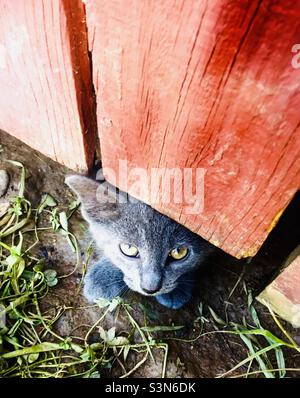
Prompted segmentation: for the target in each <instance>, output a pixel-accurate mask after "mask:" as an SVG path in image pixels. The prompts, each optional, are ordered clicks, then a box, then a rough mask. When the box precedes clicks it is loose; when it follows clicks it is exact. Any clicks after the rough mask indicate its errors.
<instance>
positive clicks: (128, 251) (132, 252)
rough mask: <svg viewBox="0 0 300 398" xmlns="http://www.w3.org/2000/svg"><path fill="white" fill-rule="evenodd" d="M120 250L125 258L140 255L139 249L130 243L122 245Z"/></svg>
mask: <svg viewBox="0 0 300 398" xmlns="http://www.w3.org/2000/svg"><path fill="white" fill-rule="evenodd" d="M120 250H121V252H122V253H123V254H125V256H128V257H137V256H138V254H139V249H138V248H137V247H136V246H134V245H130V244H129V243H121V244H120Z"/></svg>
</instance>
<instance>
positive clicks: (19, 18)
mask: <svg viewBox="0 0 300 398" xmlns="http://www.w3.org/2000/svg"><path fill="white" fill-rule="evenodd" d="M0 25H1V32H0V128H1V129H3V130H5V131H7V132H8V133H11V134H13V135H14V136H16V137H17V138H19V139H20V140H22V141H24V142H26V143H27V144H29V145H31V146H32V147H33V148H35V149H38V150H39V151H41V152H43V153H44V154H45V155H47V156H49V157H51V158H53V159H54V160H57V161H58V162H60V163H63V164H65V165H67V166H69V167H70V168H73V169H75V170H78V171H82V172H86V171H87V169H88V167H89V166H91V164H92V161H93V155H94V151H95V136H96V121H95V116H94V105H93V92H92V84H91V76H90V65H89V58H88V53H87V51H88V48H87V33H86V24H85V14H84V7H83V4H82V3H81V1H80V0H75V1H74V0H53V1H47V0H40V1H34V0H14V1H10V0H0Z"/></svg>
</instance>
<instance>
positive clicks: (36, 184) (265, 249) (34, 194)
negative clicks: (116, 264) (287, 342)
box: [0, 131, 300, 378]
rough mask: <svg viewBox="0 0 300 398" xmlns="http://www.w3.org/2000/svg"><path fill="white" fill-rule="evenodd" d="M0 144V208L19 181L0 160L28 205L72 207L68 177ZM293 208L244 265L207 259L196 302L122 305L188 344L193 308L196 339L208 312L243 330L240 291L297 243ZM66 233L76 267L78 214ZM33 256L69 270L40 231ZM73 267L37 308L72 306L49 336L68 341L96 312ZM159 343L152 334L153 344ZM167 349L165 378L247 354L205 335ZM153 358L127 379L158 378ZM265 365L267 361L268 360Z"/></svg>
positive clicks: (58, 239) (84, 238)
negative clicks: (4, 177) (0, 174)
mask: <svg viewBox="0 0 300 398" xmlns="http://www.w3.org/2000/svg"><path fill="white" fill-rule="evenodd" d="M0 144H1V147H0V170H1V169H4V170H6V171H8V173H9V176H10V185H9V188H8V191H7V193H6V195H5V196H4V197H2V198H1V199H0V204H2V206H3V205H5V203H6V202H7V201H8V200H9V198H10V197H11V196H13V195H14V194H15V193H16V192H17V189H18V181H19V176H20V170H19V168H17V167H15V166H13V165H11V164H9V163H7V162H5V160H7V159H10V160H15V161H18V162H21V163H22V164H23V165H24V166H25V169H26V196H27V197H28V199H29V200H30V201H31V202H32V203H33V205H36V204H37V203H38V202H39V201H40V198H41V195H42V193H44V192H47V193H49V194H51V195H52V196H53V197H54V198H55V199H56V200H57V201H58V203H59V205H60V206H62V207H63V206H67V205H68V204H69V203H70V202H72V201H73V200H74V196H73V194H72V193H71V192H70V190H69V189H68V187H67V186H66V185H65V184H64V178H65V175H66V174H68V173H71V171H70V170H68V169H67V168H66V167H64V166H61V165H59V164H57V163H56V162H54V161H52V160H50V159H48V158H46V157H45V156H43V155H42V154H40V153H39V152H36V151H34V150H32V149H31V148H29V147H28V146H26V145H25V144H23V143H21V142H20V141H18V140H16V139H15V138H13V137H11V136H9V135H8V134H6V133H4V132H1V131H0ZM299 205H300V195H299V194H297V195H296V196H295V198H294V199H293V201H292V202H291V203H290V205H289V206H288V208H287V209H286V211H285V212H284V214H283V216H282V217H281V219H280V221H279V223H278V224H277V226H276V227H275V229H274V230H273V231H272V233H271V234H270V235H269V237H268V239H267V241H266V242H265V244H264V245H263V246H262V248H261V249H260V251H259V253H258V254H257V255H256V256H255V257H254V258H252V259H251V261H250V260H249V259H248V260H237V259H235V258H233V257H231V256H230V255H228V254H226V253H224V252H222V251H221V250H219V249H216V252H215V254H214V255H213V256H212V257H210V258H209V260H208V261H207V262H206V264H204V265H203V267H202V268H201V270H200V272H199V280H198V283H197V289H196V296H195V297H194V299H193V300H192V302H190V303H189V304H188V305H187V306H186V307H184V308H183V309H182V310H179V311H172V310H167V309H166V308H163V309H162V307H161V306H160V305H159V304H158V303H156V302H155V301H154V300H152V299H148V298H145V297H142V296H140V295H138V294H135V293H132V294H130V296H129V297H128V299H129V300H130V301H131V302H132V303H133V306H134V316H135V318H136V319H139V320H141V321H142V320H143V310H142V309H141V307H140V305H141V304H142V305H144V307H145V308H147V315H148V318H149V322H150V324H153V325H172V324H175V325H183V326H184V328H183V329H181V330H180V331H178V332H176V337H177V338H180V339H192V338H194V337H196V336H197V335H198V334H199V328H200V323H199V319H198V320H197V318H199V305H202V306H203V315H204V317H205V318H207V319H208V320H209V322H205V324H204V332H209V331H214V330H216V329H219V328H221V326H220V324H219V323H218V321H217V319H218V318H216V317H215V319H214V318H213V317H212V315H211V313H210V311H209V307H211V308H212V309H213V311H214V312H215V313H216V314H217V315H218V317H220V318H222V319H225V318H226V313H225V309H226V310H227V311H226V312H227V316H228V321H231V322H235V323H240V324H241V323H242V322H243V318H246V319H247V320H248V321H249V323H251V322H252V324H253V321H251V318H250V315H249V312H248V307H247V294H246V293H245V289H244V287H245V286H246V287H247V289H251V290H252V291H253V296H256V295H257V294H258V293H259V292H260V291H261V290H263V289H264V288H265V287H266V285H267V284H268V283H269V282H270V281H271V280H272V279H273V277H274V275H275V274H276V273H277V272H278V271H279V269H280V266H281V265H282V264H283V262H284V260H285V259H286V257H287V256H288V255H289V254H290V253H291V251H292V250H293V249H294V248H295V247H296V246H297V245H298V244H299V242H300V228H299ZM71 229H72V232H73V233H74V234H75V235H76V236H77V237H78V239H79V242H80V247H81V255H82V263H83V264H84V262H85V261H86V255H85V252H86V248H87V246H88V245H89V243H90V238H89V236H88V234H87V232H86V224H85V223H84V221H83V220H82V218H81V216H80V214H79V212H77V213H75V214H74V216H73V217H72V221H71ZM37 252H38V254H39V255H41V256H43V257H44V258H45V259H46V261H47V263H48V266H49V267H50V268H54V269H56V270H57V272H58V274H59V275H64V274H67V273H69V272H71V271H72V270H73V268H74V264H75V258H74V253H73V252H72V251H71V248H70V246H69V244H68V243H67V241H66V239H65V237H63V236H58V235H57V234H55V233H49V232H47V233H46V232H45V233H44V234H43V236H42V239H41V242H40V244H39V245H38V247H37ZM79 268H80V269H78V270H77V271H76V272H74V273H73V275H72V276H70V277H68V278H64V279H60V283H59V284H58V285H57V286H56V287H55V288H52V289H51V293H50V294H48V295H47V296H46V299H45V302H44V303H43V305H44V306H47V307H50V308H51V307H53V308H56V307H58V306H62V305H65V306H67V307H72V309H70V310H68V311H66V312H65V313H64V315H63V316H62V317H61V318H60V319H59V321H58V322H57V324H56V325H55V327H56V330H57V331H58V332H59V333H60V334H61V335H62V336H69V335H74V332H75V331H76V333H77V335H78V333H84V331H86V330H87V327H88V325H92V324H93V323H94V322H96V321H97V319H98V318H99V309H98V308H95V307H87V302H86V300H85V299H84V297H83V296H82V294H81V293H80V291H79V288H80V283H81V279H82V278H81V277H82V267H79ZM240 277H241V280H240V282H239V283H238V285H237V287H236V289H235V291H234V293H233V294H232V296H231V297H230V298H229V296H230V292H231V291H232V289H233V287H234V285H235V284H236V282H237V281H238V279H239V278H240ZM201 303H202V304H201ZM226 303H227V304H226ZM255 308H256V310H257V312H258V316H259V319H260V321H261V324H262V325H263V327H264V328H266V329H268V330H270V331H271V332H273V333H274V334H275V335H278V337H282V336H281V335H280V332H279V330H278V328H277V326H276V325H275V324H274V321H273V319H272V317H271V316H270V314H269V312H268V310H267V308H266V307H264V306H262V305H261V304H260V303H258V302H255ZM113 325H114V326H116V328H117V330H126V320H125V319H124V318H122V317H118V319H115V315H114V314H112V315H110V317H108V319H107V320H106V326H107V327H111V326H113ZM283 325H284V327H285V328H286V330H287V331H288V332H289V333H290V334H291V336H292V337H293V338H294V339H295V341H296V342H297V343H298V344H299V343H300V330H299V329H298V330H297V329H294V328H292V327H291V326H290V325H289V324H287V323H285V322H283ZM164 336H165V334H164ZM172 336H174V333H173V334H172ZM160 337H161V336H160V335H158V338H160ZM93 338H97V337H95V336H94V337H93ZM168 343H169V356H168V362H167V372H166V375H167V377H197V378H200V377H201V378H203V377H216V376H217V375H219V374H222V373H224V372H226V371H228V370H229V369H231V368H232V367H233V366H235V365H236V364H237V363H239V362H240V361H241V360H243V359H244V358H246V357H247V355H248V353H247V349H246V348H245V345H244V344H243V342H242V341H241V339H240V338H239V336H235V335H232V334H227V333H226V334H224V333H216V334H207V335H204V336H203V337H201V338H199V339H198V340H196V341H195V342H193V343H191V342H183V341H178V340H172V339H170V340H168ZM154 356H155V363H154V362H153V361H152V360H151V359H149V360H148V361H147V362H146V363H145V364H144V365H143V366H141V367H140V368H139V369H138V370H137V371H136V372H135V373H134V374H133V376H135V377H160V375H161V368H162V360H163V356H162V352H161V351H159V350H156V351H155V355H154ZM270 358H271V359H272V355H271V356H270ZM285 358H286V367H290V368H300V354H299V355H295V352H294V351H285ZM137 360H138V358H137V357H135V356H134V355H132V356H130V357H129V358H128V369H131V368H132V367H133V363H135V362H136V361H137ZM246 371H247V365H245V366H243V367H241V368H239V369H238V370H237V371H235V372H234V373H233V374H232V375H239V374H244V373H245V372H246ZM121 374H123V370H122V369H121V367H120V366H118V365H116V366H114V367H113V369H112V370H111V371H110V370H107V371H106V374H105V376H107V377H118V376H120V375H121ZM299 375H300V373H297V372H296V371H294V372H291V373H289V374H288V376H289V377H299Z"/></svg>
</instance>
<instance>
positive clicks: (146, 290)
mask: <svg viewBox="0 0 300 398" xmlns="http://www.w3.org/2000/svg"><path fill="white" fill-rule="evenodd" d="M159 289H160V287H159V288H158V289H155V290H149V289H145V288H143V291H144V292H145V293H147V294H154V293H157V292H158V291H159Z"/></svg>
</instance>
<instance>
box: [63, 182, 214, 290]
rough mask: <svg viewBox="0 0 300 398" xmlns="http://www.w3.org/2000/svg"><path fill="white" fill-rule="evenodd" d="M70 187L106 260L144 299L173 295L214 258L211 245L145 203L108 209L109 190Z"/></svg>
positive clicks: (73, 184) (83, 184)
mask: <svg viewBox="0 0 300 398" xmlns="http://www.w3.org/2000/svg"><path fill="white" fill-rule="evenodd" d="M66 183H67V184H68V185H69V186H70V187H71V188H72V189H73V190H74V191H75V192H76V193H77V194H78V196H79V198H80V200H81V202H82V214H83V216H84V218H85V219H86V220H87V221H88V222H89V225H90V231H91V233H92V235H93V237H94V239H95V241H96V243H97V245H98V246H99V248H100V249H101V250H102V252H103V255H104V256H105V257H106V258H107V259H109V260H110V261H111V263H113V264H114V265H115V266H116V267H118V268H119V269H120V270H121V271H122V272H123V274H124V281H125V283H126V284H127V285H128V287H129V288H131V289H132V290H135V291H137V292H139V293H141V294H144V295H160V294H165V293H169V292H171V291H172V290H173V289H175V288H176V287H177V280H178V278H179V277H181V276H182V275H183V274H185V273H187V272H190V271H192V270H194V269H195V268H197V266H198V265H199V263H200V262H201V261H202V260H203V259H204V257H205V256H206V254H208V252H209V249H210V246H211V245H210V244H209V243H208V242H206V241H205V240H203V239H202V238H201V237H199V236H198V235H196V234H194V233H192V232H191V231H189V230H188V229H186V228H185V227H183V226H182V225H180V224H178V223H176V222H175V221H173V220H171V219H169V218H168V217H166V216H164V215H162V214H160V213H158V212H157V211H155V210H154V209H152V208H151V207H150V206H148V205H146V204H145V203H142V202H140V201H138V200H136V199H133V198H130V201H127V203H107V201H106V200H104V199H108V196H107V192H106V191H105V189H104V187H106V186H107V185H105V186H104V185H103V184H102V185H101V184H99V183H97V182H95V181H92V180H90V179H87V178H85V177H79V176H70V177H67V179H66ZM121 195H122V194H121Z"/></svg>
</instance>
